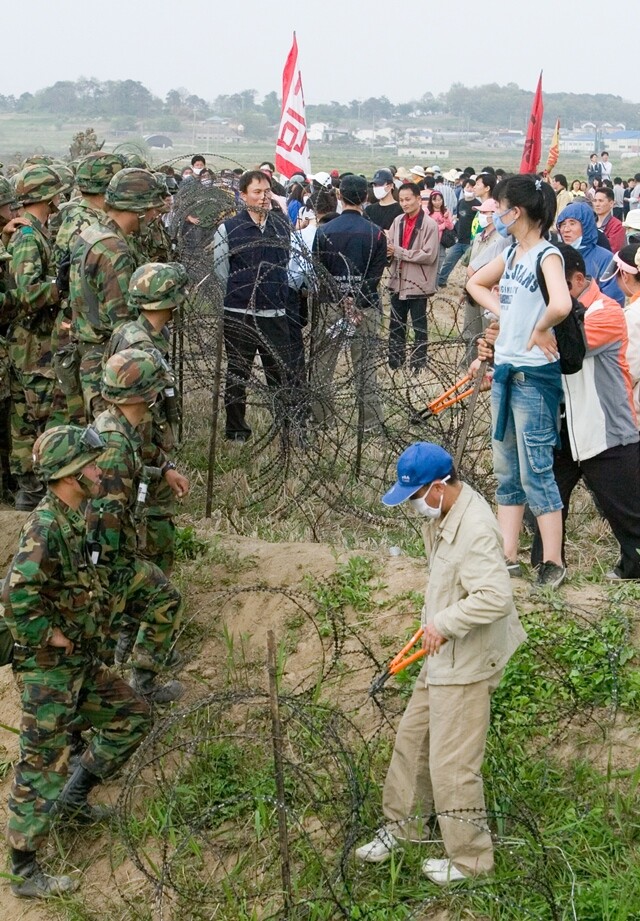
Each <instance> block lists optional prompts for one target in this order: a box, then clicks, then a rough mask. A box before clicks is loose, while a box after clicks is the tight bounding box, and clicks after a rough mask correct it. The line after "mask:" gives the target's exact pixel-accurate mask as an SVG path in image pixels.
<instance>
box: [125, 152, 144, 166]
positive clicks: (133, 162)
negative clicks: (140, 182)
mask: <svg viewBox="0 0 640 921" xmlns="http://www.w3.org/2000/svg"><path fill="white" fill-rule="evenodd" d="M123 157H124V161H125V166H127V167H129V168H130V169H149V164H148V163H147V161H146V160H145V158H144V157H143V156H142V154H139V153H135V152H134V153H126V154H123Z"/></svg>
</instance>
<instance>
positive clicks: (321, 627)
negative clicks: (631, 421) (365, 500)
mask: <svg viewBox="0 0 640 921" xmlns="http://www.w3.org/2000/svg"><path fill="white" fill-rule="evenodd" d="M241 593H243V594H245V593H248V594H249V595H250V597H252V598H253V596H255V599H256V604H257V605H259V603H260V596H261V595H262V596H263V597H264V598H265V600H267V597H268V596H271V597H273V596H274V595H277V596H278V597H279V599H280V607H281V614H280V617H279V620H280V622H282V623H286V622H287V621H288V620H289V619H293V620H295V621H297V622H298V623H300V621H302V622H303V623H302V628H303V629H302V631H301V635H302V637H303V642H304V644H305V661H311V662H314V663H315V667H313V666H311V667H309V668H307V669H302V670H301V669H300V667H299V666H298V664H297V662H296V660H295V659H293V660H292V661H291V667H292V670H291V671H289V663H288V662H287V661H285V659H284V653H282V655H281V656H280V662H279V671H280V687H279V691H278V695H277V705H278V707H279V716H280V729H279V730H278V740H279V741H278V744H279V749H280V755H281V759H282V761H281V768H280V770H281V779H282V782H283V787H282V789H283V790H284V794H283V800H282V799H280V798H279V797H278V794H277V789H278V788H277V782H276V779H277V775H278V762H277V759H276V758H274V738H275V732H274V727H273V722H272V715H273V714H272V712H271V704H272V700H270V696H269V693H268V691H267V690H262V689H260V686H261V685H264V684H266V681H264V682H261V681H260V677H259V676H260V672H261V669H260V665H259V663H256V662H255V661H253V660H251V659H245V658H244V656H245V655H246V651H244V652H243V653H242V655H241V657H240V658H241V660H242V661H241V662H240V663H236V666H234V668H233V675H232V676H231V675H228V679H230V678H231V677H232V680H233V684H234V690H233V691H229V690H221V691H219V692H216V693H213V694H210V695H208V696H207V697H205V698H204V699H202V700H200V701H198V702H196V703H195V704H193V705H191V706H188V707H186V708H184V709H183V710H180V711H176V712H174V713H173V714H172V715H171V716H170V717H169V718H168V719H167V720H165V721H163V722H161V723H160V724H159V725H157V726H156V727H155V729H154V731H153V733H152V734H151V735H150V736H149V738H148V739H147V740H146V742H145V743H144V745H143V746H142V748H141V749H140V751H139V752H138V753H137V755H136V757H135V759H134V761H133V763H132V764H131V766H130V767H129V769H128V771H127V774H126V778H125V782H124V787H123V790H122V794H121V797H120V800H119V804H118V825H117V831H116V836H115V838H114V844H117V847H116V848H115V849H114V855H117V856H116V858H115V860H116V863H119V862H120V860H121V855H120V850H121V845H122V842H124V845H125V848H126V852H127V854H128V856H129V858H130V859H131V861H132V862H133V864H134V865H135V866H136V867H137V869H138V870H139V871H140V872H141V874H142V875H143V876H144V877H145V879H146V880H147V882H148V884H149V886H150V887H151V891H152V892H153V895H154V900H155V901H154V905H155V907H154V915H153V916H154V917H157V918H167V919H169V918H177V917H180V916H181V917H185V916H188V917H189V918H193V919H196V921H199V919H203V921H204V919H205V918H207V919H208V918H220V919H228V921H231V919H233V921H249V919H258V918H259V919H261V921H267V919H276V918H278V919H281V918H290V919H292V921H302V919H314V921H320V919H323V921H324V919H326V921H329V919H338V918H344V919H354V918H358V919H363V921H364V919H370V921H378V919H382V918H388V917H390V915H389V914H387V913H384V912H385V911H386V912H388V911H390V910H392V909H393V911H394V914H393V917H395V918H405V919H414V921H419V919H424V918H428V917H430V914H429V912H430V911H431V910H432V909H434V908H435V907H436V906H441V907H447V908H448V909H449V910H450V911H452V912H453V911H455V910H458V909H460V910H462V908H463V907H465V906H466V907H467V908H469V907H471V908H472V909H473V910H474V911H477V912H478V913H479V914H478V916H477V917H483V918H484V917H489V916H491V917H500V918H503V917H504V918H513V919H515V918H518V919H536V921H541V919H550V921H560V919H564V918H574V917H577V915H576V913H575V912H576V909H575V903H574V888H575V885H576V878H575V870H574V868H573V867H572V866H571V862H570V860H569V859H568V858H567V856H566V855H565V854H564V852H563V849H562V842H561V841H560V842H559V841H558V840H557V839H551V840H548V839H547V837H546V835H545V832H544V831H543V830H542V829H541V828H540V827H539V825H538V821H537V819H536V816H537V813H538V810H537V804H536V796H537V795H538V791H536V790H534V789H528V788H527V787H526V785H523V784H522V783H519V782H518V778H519V772H520V771H521V765H522V763H525V762H528V761H532V762H535V761H536V759H542V761H545V760H546V759H548V758H549V759H552V757H553V755H552V752H553V750H554V749H557V747H558V744H559V743H560V742H561V741H562V740H563V739H564V738H565V737H566V736H567V735H568V734H569V733H570V731H571V730H574V729H576V728H577V727H582V728H583V729H585V728H587V727H589V726H591V727H592V729H591V734H592V735H595V731H596V730H597V731H599V732H602V733H603V743H602V744H603V747H604V746H605V742H604V728H603V727H604V726H605V725H609V726H610V725H613V723H614V721H615V719H616V716H617V714H618V711H619V708H620V707H623V708H625V707H628V706H629V705H630V703H631V701H632V698H633V693H632V691H633V687H632V686H630V685H629V682H628V677H627V676H626V675H625V663H626V660H627V659H628V657H629V655H630V647H629V640H630V633H631V630H632V628H634V627H637V615H636V613H635V611H634V609H633V608H632V607H630V606H627V605H626V604H625V603H623V602H621V601H620V600H618V601H615V600H613V601H612V603H611V608H610V611H609V613H608V615H607V617H605V618H602V616H601V615H600V617H599V618H598V617H596V612H595V611H594V610H590V609H588V608H584V609H578V608H575V607H570V606H564V607H563V608H562V610H558V611H556V612H551V613H550V612H549V611H548V610H547V611H544V610H543V608H540V609H539V610H538V611H537V612H536V611H534V612H531V613H530V614H529V615H528V616H527V618H526V619H527V620H529V621H530V623H528V627H529V631H530V642H529V644H528V646H527V647H526V648H525V651H524V653H521V654H519V655H518V657H517V658H516V660H515V661H514V663H513V665H512V666H510V667H509V670H508V671H507V674H506V676H505V679H504V681H503V685H501V688H500V689H499V691H498V692H497V694H496V700H495V701H494V719H493V729H492V733H491V736H490V740H489V752H490V755H489V757H490V762H491V778H490V780H489V781H488V786H489V789H488V791H487V798H488V801H490V802H493V803H494V804H495V806H494V808H491V809H489V810H488V817H489V821H490V824H491V827H492V830H493V832H494V841H495V845H496V860H497V867H498V872H497V874H496V876H495V878H492V879H478V880H475V881H470V882H469V883H468V884H466V885H465V887H464V890H454V891H449V892H447V893H445V894H442V893H437V894H434V893H433V890H432V889H431V887H430V886H429V884H428V883H426V882H424V881H422V884H421V883H420V882H419V880H420V869H419V868H420V863H421V861H422V859H424V857H425V851H426V852H427V853H428V849H433V847H434V846H436V847H437V830H436V829H437V825H436V819H437V816H436V815H433V816H431V817H430V818H429V823H430V827H431V829H432V831H435V834H434V835H433V838H432V841H431V842H429V843H427V844H425V845H412V846H410V847H407V848H404V849H403V851H402V857H401V858H398V859H397V860H396V861H394V862H393V863H392V864H391V870H389V869H388V867H387V866H385V868H384V869H377V868H372V867H370V866H366V865H365V866H362V865H358V864H357V862H355V861H354V860H353V849H354V846H355V845H356V843H361V842H362V841H364V840H367V838H368V837H371V835H372V833H373V830H374V829H375V828H376V827H377V826H378V825H379V824H380V792H379V783H380V780H381V779H382V776H383V772H384V769H385V766H386V763H387V760H388V754H389V747H388V746H389V735H390V733H389V730H390V728H391V727H392V726H393V725H394V724H395V722H396V719H397V717H398V714H399V712H400V710H401V709H402V707H403V704H404V700H403V695H402V693H401V691H400V692H399V689H398V687H397V686H395V687H388V688H387V689H386V690H385V691H384V692H382V693H381V694H380V695H379V696H377V697H374V698H373V699H371V698H369V697H367V696H366V687H367V686H368V684H369V682H370V680H371V678H372V677H373V676H374V675H375V674H376V673H377V672H379V671H380V669H381V668H382V667H383V665H384V659H385V654H384V651H381V650H380V649H376V650H374V649H372V648H371V646H370V645H369V644H368V642H367V641H366V640H365V639H364V638H363V636H362V623H361V622H358V623H354V622H352V620H351V619H350V618H349V617H347V615H346V614H345V611H344V609H342V608H331V607H324V608H323V609H322V610H320V609H319V608H318V605H317V603H316V602H315V601H314V598H312V597H310V596H308V595H304V594H301V593H296V592H291V591H288V590H286V589H282V590H277V589H273V590H267V589H264V587H260V586H246V587H244V588H238V589H231V590H229V591H227V592H224V593H220V595H219V598H218V599H217V603H216V609H217V610H219V611H220V614H221V616H222V617H224V615H225V611H227V608H230V607H231V606H232V605H233V604H234V603H235V602H237V600H238V597H239V595H240V594H241ZM229 614H231V612H230V611H229ZM576 644H577V648H576ZM294 669H295V670H294ZM587 683H588V684H589V686H590V687H591V688H592V690H593V688H596V689H597V690H596V691H595V693H586V692H585V687H586V685H587ZM405 688H406V685H405ZM525 688H526V693H527V694H528V699H527V701H526V702H523V703H521V705H520V709H519V710H517V711H516V712H515V713H514V712H513V707H514V699H516V698H519V696H520V695H521V694H522V693H523V691H524V689H525ZM527 723H529V728H530V732H529V744H528V746H527V749H526V751H522V752H520V753H517V752H513V751H508V750H505V746H504V739H505V738H508V737H509V731H510V729H511V728H513V726H515V725H517V724H522V725H526V724H527ZM587 731H589V730H588V729H587ZM523 759H524V760H523ZM451 814H456V810H455V809H454V808H452V809H451V810H449V811H448V812H447V815H451ZM282 815H284V816H285V817H286V818H285V824H286V828H287V832H286V834H287V848H286V850H285V851H284V852H283V849H282V840H281V837H280V836H279V825H278V817H279V816H280V817H281V816H282ZM459 817H460V821H465V822H474V821H475V820H474V818H473V816H471V817H470V816H469V814H468V812H464V813H462V812H461V813H460V816H459ZM478 821H482V817H481V816H479V817H478ZM432 852H433V851H432ZM284 865H286V869H287V877H285V878H289V879H290V886H289V888H288V890H287V889H286V888H284V887H283V875H282V870H283V866H284ZM400 873H402V879H403V883H402V886H400V884H399V883H398V882H397V879H396V878H397V876H398V874H400ZM383 874H384V875H383ZM389 875H390V876H391V877H392V878H393V880H394V884H393V885H392V886H391V887H390V889H388V890H385V889H384V885H385V879H386V877H388V876H389ZM119 892H120V896H121V898H122V899H123V900H124V901H125V902H126V903H127V906H128V908H127V911H128V915H127V916H128V917H130V918H133V919H138V918H139V919H143V918H144V919H146V918H148V917H149V915H148V914H147V908H146V905H145V903H144V901H143V900H141V893H140V887H139V882H138V883H136V884H135V885H133V886H128V885H127V884H121V885H119ZM567 906H569V909H570V910H568V908H567ZM494 912H497V914H495V913H494ZM490 913H491V914H490ZM473 916H474V917H475V915H473ZM452 917H455V915H452Z"/></svg>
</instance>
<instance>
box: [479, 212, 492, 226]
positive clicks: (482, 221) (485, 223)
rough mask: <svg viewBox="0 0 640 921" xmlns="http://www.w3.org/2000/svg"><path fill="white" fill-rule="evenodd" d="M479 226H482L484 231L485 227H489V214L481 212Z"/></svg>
mask: <svg viewBox="0 0 640 921" xmlns="http://www.w3.org/2000/svg"><path fill="white" fill-rule="evenodd" d="M478 224H480V226H481V227H482V229H483V230H484V228H485V227H488V225H489V215H488V214H482V212H481V213H480V214H479V215H478Z"/></svg>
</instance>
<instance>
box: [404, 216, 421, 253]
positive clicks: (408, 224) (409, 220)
mask: <svg viewBox="0 0 640 921" xmlns="http://www.w3.org/2000/svg"><path fill="white" fill-rule="evenodd" d="M419 214H420V212H419V211H416V213H415V214H414V215H413V217H409V215H408V214H406V215H405V218H404V229H403V231H402V240H401V241H400V246H401V247H402V248H403V249H409V243H410V241H411V235H412V234H413V230H414V228H415V226H416V221H417V220H418V215H419Z"/></svg>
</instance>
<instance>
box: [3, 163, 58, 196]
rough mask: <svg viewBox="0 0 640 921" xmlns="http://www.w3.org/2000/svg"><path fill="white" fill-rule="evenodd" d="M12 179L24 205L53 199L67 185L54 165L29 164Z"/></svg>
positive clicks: (17, 194)
mask: <svg viewBox="0 0 640 921" xmlns="http://www.w3.org/2000/svg"><path fill="white" fill-rule="evenodd" d="M11 179H12V182H13V186H14V189H15V193H16V195H15V197H16V198H17V200H18V201H19V202H21V203H22V204H23V205H33V204H36V203H37V202H40V201H51V199H52V198H55V197H56V195H58V194H59V193H60V192H62V190H63V189H64V187H65V183H64V180H63V179H62V178H61V177H60V175H59V173H58V172H57V170H55V169H54V168H53V167H52V166H44V165H42V166H41V165H35V166H27V167H26V168H25V169H23V170H21V171H20V172H19V173H16V174H15V176H12V177H11Z"/></svg>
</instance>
